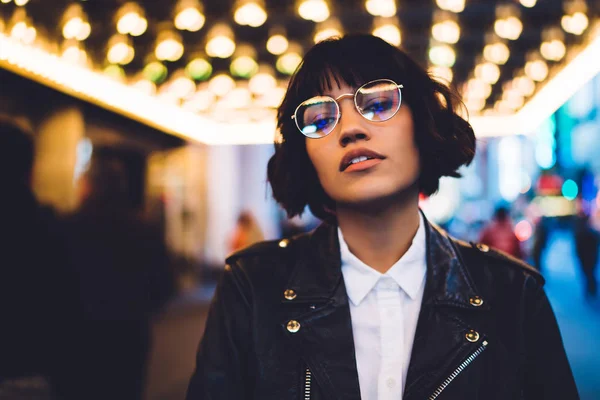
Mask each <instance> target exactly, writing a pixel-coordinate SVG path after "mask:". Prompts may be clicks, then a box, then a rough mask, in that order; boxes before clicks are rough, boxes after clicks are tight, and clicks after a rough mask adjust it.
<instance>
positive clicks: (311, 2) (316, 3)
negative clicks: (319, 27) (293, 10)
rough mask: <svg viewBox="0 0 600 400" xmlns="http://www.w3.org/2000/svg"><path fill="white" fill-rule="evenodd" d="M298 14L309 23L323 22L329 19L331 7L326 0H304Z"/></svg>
mask: <svg viewBox="0 0 600 400" xmlns="http://www.w3.org/2000/svg"><path fill="white" fill-rule="evenodd" d="M298 14H300V16H301V17H302V18H304V19H306V20H309V21H314V22H323V21H325V20H326V19H327V18H329V6H328V5H327V3H326V2H325V1H324V0H302V1H301V2H300V5H299V6H298Z"/></svg>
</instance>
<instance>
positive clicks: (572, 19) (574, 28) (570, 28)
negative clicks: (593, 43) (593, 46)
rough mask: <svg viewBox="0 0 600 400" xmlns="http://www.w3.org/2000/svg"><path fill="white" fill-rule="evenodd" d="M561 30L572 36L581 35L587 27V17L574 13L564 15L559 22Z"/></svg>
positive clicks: (580, 13)
mask: <svg viewBox="0 0 600 400" xmlns="http://www.w3.org/2000/svg"><path fill="white" fill-rule="evenodd" d="M560 23H561V25H562V27H563V29H564V30H565V31H567V32H569V33H572V34H573V35H581V34H582V33H583V32H584V31H585V30H586V29H587V27H588V24H589V20H588V17H587V15H585V14H584V13H582V12H576V13H574V14H573V15H564V16H563V17H562V19H561V20H560Z"/></svg>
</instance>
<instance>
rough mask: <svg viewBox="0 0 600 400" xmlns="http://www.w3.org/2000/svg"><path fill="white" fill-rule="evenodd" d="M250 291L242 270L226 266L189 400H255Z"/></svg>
mask: <svg viewBox="0 0 600 400" xmlns="http://www.w3.org/2000/svg"><path fill="white" fill-rule="evenodd" d="M247 288H248V284H247V282H245V280H244V279H243V273H242V271H241V270H240V269H238V268H235V265H234V266H233V268H232V266H230V265H226V266H225V271H224V273H223V275H222V277H221V280H220V282H219V284H218V285H217V289H216V292H215V295H214V297H213V301H212V304H211V306H210V310H209V313H208V319H207V322H206V329H205V331H204V336H203V338H202V340H201V342H200V346H199V349H198V355H197V360H196V370H195V372H194V374H193V376H192V378H191V381H190V384H189V387H188V392H187V397H186V399H187V400H217V399H218V400H234V399H235V400H243V399H250V398H252V391H253V388H252V387H251V386H252V383H251V382H254V378H253V377H252V376H253V368H249V357H250V356H249V355H250V354H251V341H252V332H251V329H250V321H251V311H252V307H251V302H250V300H249V298H248V295H247V293H248V290H244V289H247ZM244 292H246V294H245V293H244Z"/></svg>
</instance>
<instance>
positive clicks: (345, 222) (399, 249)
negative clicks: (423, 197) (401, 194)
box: [336, 193, 420, 273]
mask: <svg viewBox="0 0 600 400" xmlns="http://www.w3.org/2000/svg"><path fill="white" fill-rule="evenodd" d="M403 200H404V201H402V202H394V204H393V205H392V206H388V207H382V208H375V210H374V209H373V208H371V209H369V210H368V211H366V212H365V211H364V210H363V211H361V210H357V208H356V207H345V206H343V205H340V204H338V205H337V207H336V214H337V220H338V224H339V226H340V229H341V231H342V234H343V235H344V240H345V241H346V243H347V244H348V248H349V249H350V251H351V252H352V254H354V255H355V256H356V257H358V258H359V259H360V260H361V261H362V262H364V263H365V264H367V265H368V266H370V267H371V268H373V269H375V270H376V271H379V272H381V273H385V272H386V271H387V270H389V269H390V268H391V267H392V266H393V265H394V264H395V263H396V261H398V260H399V259H400V258H401V257H402V256H403V255H404V254H405V253H406V252H407V251H408V249H409V248H410V246H411V244H412V240H413V238H414V237H415V234H416V233H417V230H418V228H419V223H420V216H419V205H418V193H417V194H416V195H415V196H410V198H405V199H403ZM366 208H367V207H366Z"/></svg>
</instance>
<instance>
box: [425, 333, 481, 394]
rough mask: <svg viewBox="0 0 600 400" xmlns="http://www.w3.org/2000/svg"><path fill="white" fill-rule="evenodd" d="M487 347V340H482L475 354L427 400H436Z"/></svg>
mask: <svg viewBox="0 0 600 400" xmlns="http://www.w3.org/2000/svg"><path fill="white" fill-rule="evenodd" d="M487 345H488V342H487V340H484V341H483V342H482V343H481V346H479V348H478V349H477V350H475V352H474V353H473V354H471V355H470V356H469V357H467V359H466V360H465V361H463V362H462V363H461V364H460V365H459V366H458V368H456V369H455V370H454V372H452V373H451V374H450V376H448V378H446V380H445V381H444V382H442V384H441V385H440V386H439V387H438V388H437V389H436V390H435V392H433V394H432V395H431V396H429V399H428V400H435V399H437V397H438V396H439V395H440V393H442V392H443V391H444V389H446V387H447V386H448V385H449V384H450V382H452V381H453V380H454V379H455V378H456V377H457V376H458V375H459V374H460V373H461V372H462V371H463V370H464V369H465V368H467V366H468V365H469V364H471V363H472V362H473V360H475V359H476V358H477V357H478V356H479V355H480V354H481V353H483V351H484V350H485V349H486V347H487Z"/></svg>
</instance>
